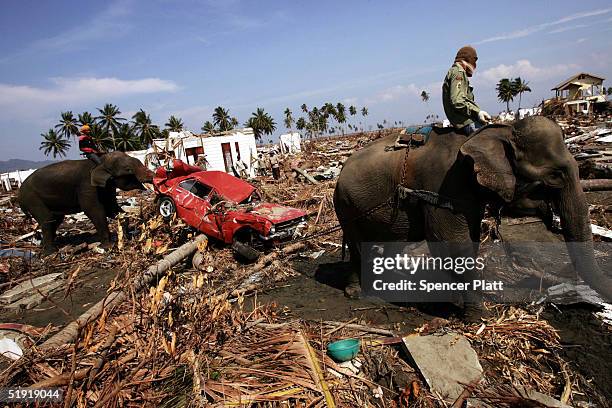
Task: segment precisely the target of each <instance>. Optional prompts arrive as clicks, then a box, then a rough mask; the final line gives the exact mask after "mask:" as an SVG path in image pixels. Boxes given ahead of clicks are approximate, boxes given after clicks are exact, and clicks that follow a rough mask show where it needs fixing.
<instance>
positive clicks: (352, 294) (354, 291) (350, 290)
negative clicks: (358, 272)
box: [344, 282, 361, 299]
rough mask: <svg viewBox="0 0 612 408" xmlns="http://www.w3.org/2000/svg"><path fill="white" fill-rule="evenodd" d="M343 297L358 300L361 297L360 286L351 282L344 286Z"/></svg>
mask: <svg viewBox="0 0 612 408" xmlns="http://www.w3.org/2000/svg"><path fill="white" fill-rule="evenodd" d="M344 296H346V297H347V298H349V299H359V298H360V297H361V285H360V284H359V282H353V283H349V284H348V285H346V287H345V288H344Z"/></svg>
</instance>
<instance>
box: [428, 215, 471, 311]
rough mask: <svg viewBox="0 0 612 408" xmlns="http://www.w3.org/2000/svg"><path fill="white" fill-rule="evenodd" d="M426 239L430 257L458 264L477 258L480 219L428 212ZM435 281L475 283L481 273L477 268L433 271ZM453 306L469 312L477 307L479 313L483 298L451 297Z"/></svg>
mask: <svg viewBox="0 0 612 408" xmlns="http://www.w3.org/2000/svg"><path fill="white" fill-rule="evenodd" d="M425 214H426V216H425V221H426V222H425V237H426V238H425V239H426V240H427V245H428V247H429V251H430V254H431V256H434V257H439V258H442V259H445V258H452V259H453V260H455V261H454V264H455V265H456V264H457V262H456V260H457V259H458V258H464V259H465V258H472V259H476V257H477V256H478V248H479V231H480V220H478V214H474V215H473V216H472V217H469V218H468V217H467V216H465V215H462V214H453V213H452V212H450V211H448V210H444V209H438V208H427V209H425ZM433 273H434V274H436V276H434V277H433V278H434V279H436V280H440V281H447V282H470V283H471V282H473V281H474V280H475V279H478V271H477V270H476V269H474V268H472V269H469V270H468V269H467V268H466V270H465V271H462V273H459V272H458V271H446V270H443V271H433ZM449 300H452V301H453V302H454V303H459V304H463V305H464V307H465V313H468V311H467V309H468V307H469V308H473V307H474V306H477V308H478V309H479V310H480V306H481V305H482V297H481V296H480V295H479V294H478V293H475V292H474V291H472V290H468V291H466V292H465V293H463V294H462V296H461V295H460V294H459V293H457V294H456V296H454V297H452V299H449Z"/></svg>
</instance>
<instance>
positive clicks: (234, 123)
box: [230, 116, 240, 130]
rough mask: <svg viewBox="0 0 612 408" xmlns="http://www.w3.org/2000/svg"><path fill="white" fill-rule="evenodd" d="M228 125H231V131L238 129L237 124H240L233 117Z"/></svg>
mask: <svg viewBox="0 0 612 408" xmlns="http://www.w3.org/2000/svg"><path fill="white" fill-rule="evenodd" d="M230 123H231V124H232V129H234V128H236V127H238V124H239V123H240V122H238V118H237V117H235V116H234V117H232V119H231V120H230ZM230 130H231V129H230Z"/></svg>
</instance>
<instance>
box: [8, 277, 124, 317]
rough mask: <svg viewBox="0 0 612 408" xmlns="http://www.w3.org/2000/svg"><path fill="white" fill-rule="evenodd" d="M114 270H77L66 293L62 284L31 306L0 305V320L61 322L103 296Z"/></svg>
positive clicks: (87, 307)
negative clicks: (21, 308)
mask: <svg viewBox="0 0 612 408" xmlns="http://www.w3.org/2000/svg"><path fill="white" fill-rule="evenodd" d="M115 276H116V272H115V271H114V270H110V269H99V268H97V269H91V270H88V271H82V272H81V273H80V274H79V283H78V284H77V285H75V287H74V288H73V289H72V290H71V291H70V293H69V294H68V296H66V294H65V290H64V288H62V287H60V289H59V290H58V291H56V292H55V293H52V294H51V295H50V296H49V299H47V300H44V301H43V302H42V303H41V304H40V305H38V306H36V307H35V308H33V309H31V310H18V309H14V310H6V309H0V321H2V322H11V323H25V324H29V325H32V326H36V327H45V326H47V325H48V324H52V325H53V326H59V327H62V326H65V325H66V324H68V323H70V322H72V321H73V320H76V319H77V318H78V317H79V316H80V315H81V314H82V313H83V312H85V311H86V310H87V309H89V308H90V307H91V306H93V305H94V304H95V303H96V302H98V301H99V300H101V299H102V298H103V297H104V296H106V290H107V289H108V287H109V285H110V282H111V281H112V280H113V279H114V278H115Z"/></svg>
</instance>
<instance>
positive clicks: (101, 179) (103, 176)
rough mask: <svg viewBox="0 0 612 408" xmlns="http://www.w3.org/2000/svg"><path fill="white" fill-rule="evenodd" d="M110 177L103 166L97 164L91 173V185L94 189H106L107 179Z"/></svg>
mask: <svg viewBox="0 0 612 408" xmlns="http://www.w3.org/2000/svg"><path fill="white" fill-rule="evenodd" d="M111 177H112V175H111V174H110V172H109V171H108V170H107V169H106V168H105V167H104V165H103V164H98V165H97V166H96V167H94V169H93V170H92V171H91V185H92V186H94V187H106V183H107V182H108V179H110V178H111Z"/></svg>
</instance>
